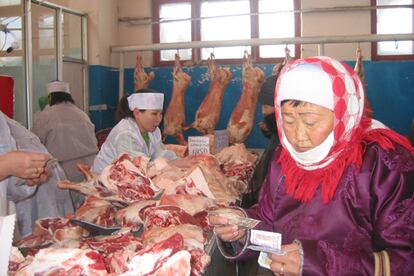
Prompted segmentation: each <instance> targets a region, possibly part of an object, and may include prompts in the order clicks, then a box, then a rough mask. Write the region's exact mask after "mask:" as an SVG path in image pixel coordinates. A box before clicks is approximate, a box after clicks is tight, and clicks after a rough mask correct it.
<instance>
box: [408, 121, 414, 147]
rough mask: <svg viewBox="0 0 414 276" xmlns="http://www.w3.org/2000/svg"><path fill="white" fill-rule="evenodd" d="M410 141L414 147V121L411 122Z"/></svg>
mask: <svg viewBox="0 0 414 276" xmlns="http://www.w3.org/2000/svg"><path fill="white" fill-rule="evenodd" d="M408 140H410V142H411V145H413V146H414V119H413V121H412V122H411V128H410V132H409V133H408Z"/></svg>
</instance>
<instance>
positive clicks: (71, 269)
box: [15, 248, 109, 276]
mask: <svg viewBox="0 0 414 276" xmlns="http://www.w3.org/2000/svg"><path fill="white" fill-rule="evenodd" d="M15 275H16V276H26V275H27V276H31V275H45V276H52V275H94V276H100V275H109V274H108V272H107V270H106V267H105V263H104V260H103V258H102V256H101V254H99V253H98V252H96V251H93V250H90V249H75V248H45V249H41V250H40V251H39V252H38V253H37V254H36V256H34V257H33V260H32V262H31V263H30V264H28V265H27V266H25V267H23V268H21V269H19V270H18V271H17V272H16V274H15Z"/></svg>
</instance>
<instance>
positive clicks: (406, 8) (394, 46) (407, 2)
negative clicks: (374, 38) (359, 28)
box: [371, 0, 414, 60]
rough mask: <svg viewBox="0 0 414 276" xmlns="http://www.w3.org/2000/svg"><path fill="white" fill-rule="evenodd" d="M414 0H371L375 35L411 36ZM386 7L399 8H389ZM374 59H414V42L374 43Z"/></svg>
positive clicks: (413, 26) (413, 27) (413, 22)
mask: <svg viewBox="0 0 414 276" xmlns="http://www.w3.org/2000/svg"><path fill="white" fill-rule="evenodd" d="M413 4H414V0H371V5H373V6H377V9H374V10H373V11H372V14H371V15H372V25H371V28H372V33H373V34H409V33H413V31H414V21H413V17H414V5H413ZM385 6H399V7H389V8H384V7H385ZM372 59H373V60H386V59H414V42H413V41H382V42H373V43H372Z"/></svg>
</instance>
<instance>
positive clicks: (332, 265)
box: [242, 144, 414, 275]
mask: <svg viewBox="0 0 414 276" xmlns="http://www.w3.org/2000/svg"><path fill="white" fill-rule="evenodd" d="M280 151H281V148H280V147H279V148H277V149H276V150H275V155H274V160H273V162H272V164H271V167H270V170H269V173H268V175H267V177H266V180H265V183H264V184H263V186H262V190H261V194H260V199H259V202H258V204H256V205H254V206H253V207H252V208H250V209H249V210H247V213H248V215H249V217H252V218H256V219H259V220H261V221H262V222H261V224H259V226H258V229H260V230H266V231H274V232H279V233H281V234H282V237H283V244H288V243H292V241H293V240H295V239H296V240H299V241H300V242H301V243H302V246H303V250H304V265H303V275H374V256H373V252H374V251H381V250H384V249H385V250H386V251H387V252H388V254H389V257H390V261H391V270H392V275H414V196H413V194H414V155H413V154H411V153H409V152H407V151H405V150H404V149H401V148H399V149H398V150H396V151H392V152H386V151H384V150H383V149H381V148H380V147H379V146H378V145H376V144H373V145H370V146H369V147H368V149H367V151H366V153H365V155H364V159H363V164H362V166H361V168H360V170H355V168H353V167H349V168H347V169H346V170H345V172H344V175H343V176H342V178H341V183H340V185H339V186H338V189H337V191H336V193H335V195H334V198H333V199H332V200H331V201H330V202H329V203H328V204H324V203H323V202H322V198H321V190H320V188H319V190H318V192H317V194H316V195H315V197H314V198H313V199H312V200H311V201H310V202H308V203H301V202H298V201H296V200H294V199H293V198H292V197H291V196H289V195H287V194H286V191H285V186H284V177H283V175H282V173H281V170H280V166H279V164H278V163H277V162H276V161H275V160H277V159H278V158H279V155H280ZM248 251H249V250H248ZM248 251H245V252H242V253H243V255H244V256H243V255H242V258H245V257H248V256H249V255H251V252H248Z"/></svg>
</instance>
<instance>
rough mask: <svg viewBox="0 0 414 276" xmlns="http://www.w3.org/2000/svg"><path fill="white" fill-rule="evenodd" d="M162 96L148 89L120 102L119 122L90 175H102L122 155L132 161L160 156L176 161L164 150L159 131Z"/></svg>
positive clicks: (172, 154) (171, 153)
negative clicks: (130, 158)
mask: <svg viewBox="0 0 414 276" xmlns="http://www.w3.org/2000/svg"><path fill="white" fill-rule="evenodd" d="M163 102H164V94H162V93H159V92H154V91H152V90H149V89H145V90H139V91H138V92H137V93H134V94H132V95H130V96H129V97H124V98H123V99H121V101H120V108H121V111H122V112H121V113H122V114H121V118H122V120H121V121H120V122H119V123H118V124H117V125H116V126H115V127H114V128H113V129H112V131H111V132H110V133H109V135H108V138H107V139H106V141H105V143H104V144H103V145H102V148H101V150H100V152H99V153H98V155H97V156H96V158H95V161H94V164H93V166H92V171H93V172H96V173H100V172H102V170H103V168H105V167H106V166H108V165H109V164H111V162H112V161H113V160H115V159H116V158H117V157H118V156H119V155H120V154H121V153H124V152H126V153H128V154H129V155H131V156H132V157H135V156H147V157H149V158H150V159H154V158H156V157H158V156H163V157H165V158H167V159H176V158H177V156H176V155H175V153H174V152H172V151H169V150H166V149H165V148H164V145H163V143H162V140H161V131H160V129H159V128H158V125H159V124H160V122H161V120H162V107H163Z"/></svg>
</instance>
